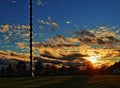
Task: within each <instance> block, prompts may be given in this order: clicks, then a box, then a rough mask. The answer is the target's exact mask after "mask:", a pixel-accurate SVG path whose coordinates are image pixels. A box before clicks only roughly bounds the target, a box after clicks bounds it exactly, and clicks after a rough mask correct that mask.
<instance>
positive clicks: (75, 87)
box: [0, 75, 120, 88]
mask: <svg viewBox="0 0 120 88" xmlns="http://www.w3.org/2000/svg"><path fill="white" fill-rule="evenodd" d="M119 85H120V76H108V75H106V76H85V75H83V76H51V77H50V76H48V77H36V78H0V88H120V87H119Z"/></svg>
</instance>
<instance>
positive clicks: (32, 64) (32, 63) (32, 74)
mask: <svg viewBox="0 0 120 88" xmlns="http://www.w3.org/2000/svg"><path fill="white" fill-rule="evenodd" d="M32 8H33V3H32V0H30V70H31V77H34V62H33V53H32V52H33V49H32V41H33V39H32V38H33V35H32V32H33V23H32V15H33V14H32V12H33V11H32V10H33V9H32Z"/></svg>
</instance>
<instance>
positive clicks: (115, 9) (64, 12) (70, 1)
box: [0, 0, 120, 45]
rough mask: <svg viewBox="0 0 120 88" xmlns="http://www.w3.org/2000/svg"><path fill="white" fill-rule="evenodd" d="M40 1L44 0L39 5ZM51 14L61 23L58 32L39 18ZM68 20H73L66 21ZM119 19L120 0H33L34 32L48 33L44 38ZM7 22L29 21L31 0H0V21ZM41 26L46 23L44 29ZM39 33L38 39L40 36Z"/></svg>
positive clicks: (22, 22)
mask: <svg viewBox="0 0 120 88" xmlns="http://www.w3.org/2000/svg"><path fill="white" fill-rule="evenodd" d="M37 1H41V2H42V4H41V5H38V3H37ZM39 4H40V3H39ZM48 17H50V18H51V19H52V20H53V21H54V22H56V23H57V24H59V27H58V28H57V30H56V32H55V33H53V32H52V31H49V29H51V26H49V25H43V24H40V23H38V20H43V21H45V22H47V21H48ZM68 21H69V22H71V23H72V24H66V22H68ZM119 23H120V0H33V25H34V32H36V33H43V34H44V33H45V36H43V38H44V39H45V38H48V37H51V36H52V35H56V34H62V35H65V32H66V31H67V30H74V31H75V30H78V29H81V28H83V27H84V26H88V27H96V26H99V25H109V26H113V25H119ZM4 24H10V25H12V24H20V25H29V0H0V25H4ZM40 26H44V30H42V28H41V29H40V28H39V27H40ZM0 35H1V34H0ZM65 36H67V35H65ZM37 37H38V35H36V37H35V38H34V40H35V41H37V40H39V39H38V38H37ZM44 39H43V40H44ZM20 40H21V39H20ZM21 41H22V40H21ZM2 45H3V44H2ZM9 45H10V44H9Z"/></svg>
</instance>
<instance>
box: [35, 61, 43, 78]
mask: <svg viewBox="0 0 120 88" xmlns="http://www.w3.org/2000/svg"><path fill="white" fill-rule="evenodd" d="M35 75H36V76H41V75H44V66H43V64H42V63H41V62H40V61H38V62H37V63H36V64H35Z"/></svg>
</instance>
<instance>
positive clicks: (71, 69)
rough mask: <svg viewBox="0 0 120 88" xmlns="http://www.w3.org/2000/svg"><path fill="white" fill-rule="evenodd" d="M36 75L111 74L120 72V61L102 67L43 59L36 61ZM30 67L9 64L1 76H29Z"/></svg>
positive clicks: (1, 72) (21, 63) (20, 64)
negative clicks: (45, 62)
mask: <svg viewBox="0 0 120 88" xmlns="http://www.w3.org/2000/svg"><path fill="white" fill-rule="evenodd" d="M34 67H35V70H34V73H35V76H57V75H59V76H60V75H110V74H120V62H116V63H115V64H113V65H111V66H107V65H105V64H104V65H102V66H101V67H100V68H94V67H93V65H92V64H91V63H88V64H87V65H85V66H79V65H75V66H72V65H70V66H64V65H63V66H61V67H60V68H57V67H56V66H55V65H50V64H47V65H43V63H42V62H41V61H38V62H36V63H35V66H34ZM30 72H31V71H30V69H27V66H26V63H25V62H23V61H19V62H18V63H17V64H16V65H13V64H9V65H8V66H7V67H6V68H2V69H1V70H0V77H29V76H30Z"/></svg>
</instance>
